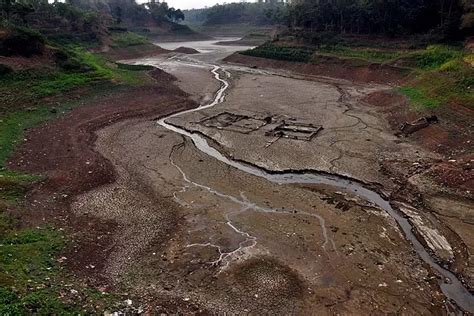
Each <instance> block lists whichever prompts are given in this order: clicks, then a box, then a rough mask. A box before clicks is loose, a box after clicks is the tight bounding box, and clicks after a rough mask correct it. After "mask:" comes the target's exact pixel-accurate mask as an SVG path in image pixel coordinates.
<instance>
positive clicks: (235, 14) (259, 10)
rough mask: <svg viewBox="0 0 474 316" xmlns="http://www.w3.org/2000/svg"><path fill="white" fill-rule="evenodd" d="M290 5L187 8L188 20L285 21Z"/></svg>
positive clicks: (212, 22)
mask: <svg viewBox="0 0 474 316" xmlns="http://www.w3.org/2000/svg"><path fill="white" fill-rule="evenodd" d="M287 14H288V7H287V5H285V4H283V3H229V4H223V5H220V4H217V5H215V6H213V7H210V8H205V9H193V10H185V11H184V15H185V17H186V21H187V22H188V23H191V24H200V25H209V26H211V25H222V24H251V25H273V24H278V23H285V22H286V21H285V20H286V16H287Z"/></svg>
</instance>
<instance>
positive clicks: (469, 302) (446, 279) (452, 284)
mask: <svg viewBox="0 0 474 316" xmlns="http://www.w3.org/2000/svg"><path fill="white" fill-rule="evenodd" d="M219 71H221V72H222V73H223V74H224V75H225V76H226V77H227V76H230V74H229V73H228V72H227V71H225V70H224V69H222V68H221V67H219V66H213V69H212V70H211V72H212V74H213V75H214V78H215V79H216V80H218V81H219V82H220V83H221V87H220V89H219V90H218V91H217V94H216V95H215V98H214V100H213V101H212V102H211V103H209V104H207V105H203V106H200V107H198V108H194V109H190V110H186V111H182V112H178V113H175V114H172V115H170V116H167V117H164V118H162V119H160V120H159V121H158V124H159V125H161V126H162V127H164V128H166V129H168V130H170V131H173V132H175V133H178V134H180V135H183V136H185V137H188V138H190V139H191V140H192V141H193V143H194V145H195V146H196V148H197V149H198V150H200V151H201V152H203V153H205V154H207V155H209V156H211V157H213V158H215V159H217V160H218V161H220V162H222V163H225V164H226V165H228V166H231V167H234V168H236V169H238V170H240V171H242V172H245V173H248V174H252V175H254V176H257V177H261V178H265V179H266V180H268V181H271V182H273V183H277V184H280V185H283V184H324V185H327V186H331V187H333V188H334V189H338V190H343V191H345V192H349V193H352V194H354V195H356V196H359V197H361V198H362V199H364V200H366V201H368V202H371V203H373V204H375V205H377V206H378V207H380V208H381V209H383V210H385V211H386V212H387V213H388V214H389V215H390V216H391V217H392V218H393V219H395V220H396V221H397V223H398V225H399V227H400V228H401V229H402V230H403V232H404V235H405V238H406V239H407V240H408V241H409V242H410V243H411V244H412V246H413V249H414V250H415V251H416V252H417V253H418V255H419V256H420V258H421V259H422V260H423V261H424V262H425V263H427V264H428V265H430V266H431V267H432V268H433V269H434V270H436V271H437V272H438V273H439V274H440V275H441V276H442V277H443V278H442V279H441V280H440V288H441V290H442V292H443V293H444V295H445V296H446V297H447V298H448V299H451V300H453V301H454V302H455V303H456V304H457V305H458V306H460V307H461V308H462V309H464V310H465V311H468V312H470V313H474V297H473V295H472V294H471V293H470V292H469V291H468V290H467V289H466V288H465V287H464V286H463V284H462V283H461V281H460V280H459V279H458V278H457V277H456V276H455V275H454V274H453V273H452V272H450V271H448V270H446V269H444V268H443V267H441V266H440V265H439V264H438V263H436V262H435V261H434V259H433V258H432V257H431V255H430V254H429V253H428V251H427V250H426V249H425V248H424V246H423V245H422V244H421V243H420V241H419V240H418V239H417V238H416V236H415V235H414V233H413V231H412V229H413V227H412V225H411V224H410V222H409V221H408V219H407V218H405V217H404V216H402V215H401V214H400V213H399V212H398V211H397V210H395V209H394V208H393V207H392V206H391V205H390V203H389V201H388V200H386V199H385V198H384V197H382V196H381V195H380V194H378V193H377V192H375V191H372V190H370V189H368V188H366V187H365V186H364V185H363V184H362V183H360V182H358V181H354V180H350V179H347V178H343V177H340V176H337V175H333V174H323V173H318V172H316V171H303V172H294V171H280V172H269V171H267V170H265V169H262V168H259V167H257V166H254V165H251V164H248V163H245V162H242V161H235V160H231V159H229V158H227V157H226V156H225V155H224V154H222V153H221V152H219V151H218V150H216V149H215V148H214V147H212V146H210V145H209V143H208V142H207V140H206V138H205V137H204V136H202V135H200V134H199V133H191V132H188V131H186V130H184V129H182V128H180V127H177V126H174V125H171V124H169V123H167V122H166V120H167V119H170V118H173V117H177V116H180V115H183V114H186V113H192V112H197V111H200V110H203V109H207V108H210V107H213V106H215V105H217V104H219V103H222V102H223V101H224V98H225V94H224V93H225V91H226V90H227V89H228V87H229V83H228V82H227V81H226V80H225V79H223V78H222V77H221V75H220V74H219ZM179 170H180V172H181V173H182V175H183V177H184V178H185V177H186V176H185V174H184V173H183V171H182V170H181V169H179ZM185 179H186V178H185ZM193 184H194V183H193ZM210 190H212V189H210ZM234 229H235V230H236V231H238V229H237V228H234ZM238 232H239V233H243V232H240V231H238ZM248 237H251V236H248ZM325 237H326V238H327V236H325ZM190 246H212V247H218V246H215V245H211V244H195V245H190ZM219 253H220V259H222V256H223V255H224V254H223V253H222V252H221V250H220V249H219Z"/></svg>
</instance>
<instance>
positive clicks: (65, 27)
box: [0, 0, 194, 43]
mask: <svg viewBox="0 0 474 316" xmlns="http://www.w3.org/2000/svg"><path fill="white" fill-rule="evenodd" d="M183 19H184V14H183V13H182V12H181V10H179V9H174V8H170V7H168V5H167V3H166V2H161V3H158V2H155V1H154V0H152V1H151V2H149V3H146V4H137V3H136V2H135V1H134V0H67V1H66V2H56V1H55V2H54V3H48V1H47V0H4V1H1V2H0V26H1V27H3V28H5V29H19V28H21V29H22V30H33V31H36V32H39V33H41V34H42V35H44V36H46V37H48V38H49V39H53V40H54V39H75V40H83V41H88V42H89V43H92V42H97V41H101V40H103V39H104V37H106V36H107V30H108V29H115V30H124V31H126V30H131V31H136V32H139V33H142V35H149V36H159V35H166V36H168V35H193V34H194V32H192V31H191V30H190V29H189V28H188V27H187V26H184V25H181V24H178V23H177V22H180V21H182V20H183Z"/></svg>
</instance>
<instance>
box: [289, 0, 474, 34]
mask: <svg viewBox="0 0 474 316" xmlns="http://www.w3.org/2000/svg"><path fill="white" fill-rule="evenodd" d="M473 7H474V1H472V0H410V1H407V0H399V1H395V0H367V1H349V0H320V1H314V0H302V1H299V2H297V3H296V4H294V5H292V6H290V7H289V8H288V9H289V10H288V15H287V23H288V25H290V26H292V27H300V28H304V29H309V30H312V31H330V32H337V33H356V34H385V35H389V36H403V35H407V34H413V33H432V34H433V35H437V36H439V37H440V38H442V37H444V38H456V37H459V36H460V35H462V34H464V35H465V34H468V33H469V32H472V30H473V26H474V13H473V12H474V11H473Z"/></svg>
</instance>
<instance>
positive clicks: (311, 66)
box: [224, 53, 408, 84]
mask: <svg viewBox="0 0 474 316" xmlns="http://www.w3.org/2000/svg"><path fill="white" fill-rule="evenodd" d="M224 61H226V62H230V63H237V64H245V65H247V66H249V67H254V68H275V69H285V70H290V71H293V72H296V73H301V74H305V75H317V76H327V77H334V78H341V79H347V80H351V81H355V82H365V83H370V82H374V83H385V84H397V83H400V82H401V81H403V80H404V79H405V78H406V77H407V75H408V73H407V71H406V70H405V69H402V68H397V67H393V66H388V65H379V64H360V65H358V64H355V63H354V62H352V61H350V60H344V59H339V58H336V57H326V56H318V57H315V59H314V60H313V63H299V62H289V61H281V60H274V59H266V58H260V57H253V56H246V55H241V54H239V53H235V54H233V55H231V56H229V57H226V58H225V59H224Z"/></svg>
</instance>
